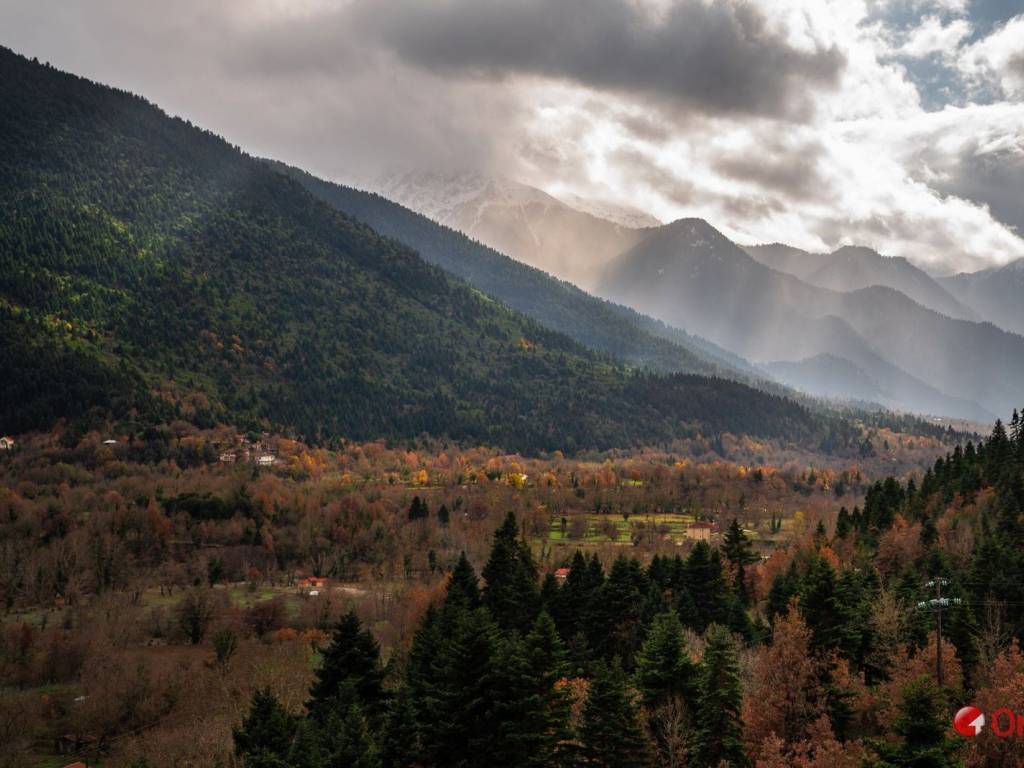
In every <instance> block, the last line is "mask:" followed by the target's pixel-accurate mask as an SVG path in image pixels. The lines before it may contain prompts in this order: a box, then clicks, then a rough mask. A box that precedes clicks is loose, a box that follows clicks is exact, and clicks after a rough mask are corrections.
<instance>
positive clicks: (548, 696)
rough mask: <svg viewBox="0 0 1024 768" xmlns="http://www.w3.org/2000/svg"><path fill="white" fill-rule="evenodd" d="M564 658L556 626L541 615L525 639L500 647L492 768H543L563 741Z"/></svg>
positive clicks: (565, 701) (566, 711)
mask: <svg viewBox="0 0 1024 768" xmlns="http://www.w3.org/2000/svg"><path fill="white" fill-rule="evenodd" d="M564 659H565V652H564V650H563V648H562V642H561V640H560V639H559V637H558V632H557V630H556V629H555V624H554V622H553V621H552V620H551V617H550V616H548V615H547V614H546V613H541V614H540V615H539V616H538V617H537V621H536V622H534V626H533V629H532V630H531V631H530V634H529V635H527V636H526V638H525V639H522V640H521V639H520V638H519V636H518V634H517V633H512V634H511V635H509V636H508V637H506V638H505V639H504V640H503V641H502V643H501V644H500V646H499V650H498V654H497V659H496V662H495V669H494V676H493V681H494V682H493V685H492V687H491V695H492V696H493V697H494V700H495V710H494V716H495V721H496V723H497V727H498V734H497V737H496V738H495V740H494V742H493V744H492V746H491V760H492V765H494V766H496V767H498V768H502V767H507V768H517V767H518V766H529V767H532V768H547V767H548V766H552V765H555V764H557V763H558V762H560V761H559V758H560V757H562V754H561V752H562V748H563V745H564V744H565V743H566V742H567V741H568V727H569V701H568V698H567V695H566V693H565V691H564V690H562V689H561V688H560V687H559V682H560V681H561V679H562V677H563V675H564V670H565V661H564Z"/></svg>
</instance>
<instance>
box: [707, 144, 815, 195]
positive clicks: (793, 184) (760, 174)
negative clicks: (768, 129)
mask: <svg viewBox="0 0 1024 768" xmlns="http://www.w3.org/2000/svg"><path fill="white" fill-rule="evenodd" d="M824 155H825V147H824V146H822V144H821V143H820V142H817V141H810V142H804V143H801V144H800V145H794V146H790V145H788V144H786V143H785V142H783V141H781V140H775V141H769V142H767V143H765V144H759V145H758V146H757V148H756V149H755V150H753V151H745V152H734V153H729V154H726V155H722V156H720V157H717V158H715V159H714V160H712V163H711V167H712V168H714V169H715V170H716V171H718V172H719V173H722V174H724V175H725V176H728V177H731V178H734V179H740V180H742V181H749V182H752V183H754V184H756V185H758V186H759V187H762V188H763V189H765V190H767V191H769V192H775V193H780V194H782V195H783V196H785V197H787V198H789V199H790V200H809V199H812V198H813V199H815V200H817V201H819V202H820V201H822V199H823V197H822V196H823V195H827V194H828V192H829V190H828V184H827V182H826V180H825V179H824V178H823V177H822V174H821V171H820V168H819V161H820V159H821V158H822V157H824Z"/></svg>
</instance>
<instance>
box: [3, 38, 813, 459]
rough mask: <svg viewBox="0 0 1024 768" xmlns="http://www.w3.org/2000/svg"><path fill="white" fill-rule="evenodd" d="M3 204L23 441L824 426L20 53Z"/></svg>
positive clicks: (9, 109) (17, 426)
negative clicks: (498, 299)
mask: <svg viewBox="0 0 1024 768" xmlns="http://www.w3.org/2000/svg"><path fill="white" fill-rule="evenodd" d="M0 209H2V210H3V218H2V219H0V331H2V333H0V369H2V370H3V379H2V383H0V430H3V431H18V430H24V429H30V428H35V427H46V426H48V425H49V424H52V422H53V421H54V419H56V418H59V417H79V416H82V415H84V414H89V413H93V412H95V413H97V414H99V415H113V416H117V417H122V418H123V417H137V418H138V419H139V420H140V421H146V420H152V419H167V418H174V417H184V418H188V419H190V420H193V421H195V422H196V423H200V424H203V423H211V422H214V421H222V422H228V423H234V424H238V425H240V426H264V427H267V428H280V429H285V430H291V431H294V432H296V433H298V434H300V435H303V436H305V437H307V438H311V439H321V440H323V439H332V438H337V437H351V438H374V437H382V436H383V437H415V436H417V435H420V434H422V433H428V434H432V435H438V436H446V437H450V438H454V439H464V440H472V441H479V442H492V443H495V444H501V445H505V446H507V447H509V448H514V449H520V450H539V449H548V448H566V449H574V448H580V447H589V446H594V447H601V446H613V445H624V444H630V443H637V442H646V443H650V442H656V441H663V440H670V439H672V438H674V437H678V436H682V435H686V434H688V433H690V432H691V431H692V430H695V429H702V430H704V431H712V432H717V431H722V430H728V431H732V432H745V433H752V434H758V435H764V436H779V437H788V438H800V439H814V436H815V435H820V434H821V433H822V431H823V429H822V427H821V425H820V424H819V423H818V422H817V421H816V420H815V419H814V418H812V417H811V416H810V415H809V414H808V413H807V412H806V411H805V410H804V409H803V408H801V407H799V406H798V405H796V404H794V403H792V402H790V401H787V400H784V399H781V398H777V397H772V396H768V395H765V394H763V393H759V392H757V391H755V390H753V389H750V388H748V387H745V386H742V385H740V384H736V383H731V382H726V381H722V380H717V379H710V378H703V377H697V376H684V375H675V376H669V377H654V376H650V375H631V374H628V373H626V372H624V371H623V370H622V369H620V368H619V367H618V366H617V365H616V364H613V363H612V362H610V361H608V360H606V359H603V358H600V357H598V356H596V355H594V354H593V353H590V352H588V351H587V350H585V349H584V348H583V347H581V346H580V345H578V344H577V343H575V342H573V341H571V340H570V339H568V338H567V337H565V336H563V335H560V334H556V333H552V332H550V331H547V330H545V329H543V328H541V327H540V326H538V325H537V324H535V323H534V322H532V321H530V320H528V319H526V318H524V317H523V316H522V315H520V314H518V313H515V312H513V311H510V310H509V309H507V308H506V307H504V306H501V305H499V304H497V303H495V302H493V301H492V300H490V299H487V298H486V297H483V296H481V295H480V294H479V293H477V292H476V291H474V290H472V289H470V288H469V287H467V286H465V285H464V284H462V283H461V282H459V281H457V280H455V279H453V278H450V277H449V276H447V275H446V274H445V273H444V272H442V271H441V270H439V269H437V268H435V267H433V266H430V265H428V264H426V263H425V262H424V261H423V260H421V259H420V258H419V256H417V255H416V254H415V253H414V252H413V251H411V250H409V249H408V248H406V247H404V246H400V245H399V244H397V243H396V242H394V241H392V240H387V239H384V238H382V237H380V236H379V235H378V234H377V233H375V232H374V231H373V230H371V229H370V228H368V227H367V226H365V225H363V224H360V223H357V222H356V221H355V220H353V219H351V218H349V217H347V216H345V215H343V214H341V213H339V212H337V211H336V210H333V209H332V208H330V207H329V206H327V205H326V204H323V203H321V202H319V201H317V200H316V199H315V198H314V197H313V196H312V195H310V194H309V193H308V192H307V191H306V190H305V189H303V188H302V186H300V185H299V184H298V183H297V182H295V181H294V180H291V179H288V178H285V177H283V176H282V175H280V174H278V173H276V172H275V171H274V170H273V169H271V168H269V167H268V166H267V165H266V164H265V163H263V162H261V161H258V160H256V159H254V158H250V157H248V156H246V155H244V154H243V153H242V152H241V151H240V150H238V149H237V148H235V147H232V146H231V145H229V144H228V143H226V142H225V141H223V140H222V139H220V138H218V137H216V136H214V135H212V134H211V133H209V132H205V131H202V130H200V129H198V128H195V127H193V126H192V125H190V124H189V123H187V122H185V121H183V120H179V119H173V118H170V117H168V116H167V115H165V114H164V113H163V112H161V111H160V110H159V109H157V108H156V107H155V106H153V105H151V104H149V103H147V102H146V101H144V100H143V99H141V98H138V97H135V96H132V95H130V94H128V93H125V92H121V91H117V90H114V89H110V88H106V87H102V86H99V85H96V84H93V83H90V82H88V81H86V80H84V79H81V78H77V77H74V76H71V75H67V74H63V73H61V72H58V71H56V70H55V69H53V68H51V67H49V66H44V65H40V64H38V63H34V62H31V61H29V60H27V59H25V58H22V57H20V56H18V55H16V54H14V53H12V52H11V51H9V50H6V49H3V50H0Z"/></svg>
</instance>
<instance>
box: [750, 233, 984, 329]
mask: <svg viewBox="0 0 1024 768" xmlns="http://www.w3.org/2000/svg"><path fill="white" fill-rule="evenodd" d="M744 250H745V251H746V252H747V253H749V254H750V255H751V256H753V257H754V259H755V260H757V261H759V262H761V263H762V264H764V265H766V266H769V267H771V268H773V269H776V270H778V271H780V272H786V273H789V274H791V275H794V276H795V277H799V278H800V279H801V280H803V281H804V282H806V283H809V284H811V285H816V286H818V287H820V288H828V289H830V290H833V291H854V290H857V289H860V288H869V287H871V286H873V285H880V286H884V287H888V288H893V289H895V290H897V291H899V292H900V293H903V294H904V295H906V296H907V297H908V298H910V299H912V300H914V301H916V302H917V303H918V304H920V305H922V306H924V307H928V308H929V309H933V310H935V311H936V312H940V313H942V314H944V315H947V316H949V317H954V318H959V319H962V320H979V319H980V318H979V316H978V314H977V313H976V312H975V311H974V310H972V309H970V308H969V307H966V306H964V305H963V304H962V303H960V302H959V301H957V299H956V298H955V297H954V296H953V295H952V294H950V293H949V291H948V290H947V289H946V288H944V287H943V286H942V285H941V284H940V283H939V282H938V281H936V280H935V279H934V278H933V277H931V276H930V275H929V274H928V273H926V272H925V271H923V270H922V269H920V268H918V267H917V266H915V265H914V264H912V263H911V262H909V261H908V260H907V259H905V258H903V257H901V256H883V255H882V254H880V253H878V252H877V251H874V250H872V249H871V248H865V247H862V246H850V245H848V246H843V247H842V248H839V249H837V250H835V251H833V252H832V253H820V254H819V253H809V252H807V251H802V250H800V249H798V248H792V247H790V246H784V245H781V244H778V243H776V244H772V245H768V246H750V247H746V248H744Z"/></svg>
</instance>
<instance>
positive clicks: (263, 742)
mask: <svg viewBox="0 0 1024 768" xmlns="http://www.w3.org/2000/svg"><path fill="white" fill-rule="evenodd" d="M297 723H298V718H297V717H295V716H294V715H291V714H289V713H288V712H287V711H285V708H284V707H282V706H281V703H280V702H279V701H278V700H277V697H276V696H274V694H273V693H271V692H270V689H269V688H260V689H258V690H257V691H256V693H255V694H253V698H252V703H251V705H250V707H249V714H248V715H246V717H245V718H244V719H243V720H242V726H241V728H238V729H237V730H236V731H235V732H234V742H235V754H236V755H238V757H239V758H240V759H241V761H242V764H243V765H244V766H245V768H289V763H288V755H289V752H290V751H291V746H292V740H293V739H294V737H295V729H296V726H297Z"/></svg>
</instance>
